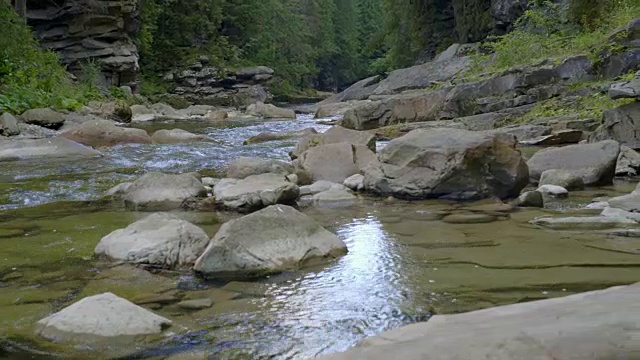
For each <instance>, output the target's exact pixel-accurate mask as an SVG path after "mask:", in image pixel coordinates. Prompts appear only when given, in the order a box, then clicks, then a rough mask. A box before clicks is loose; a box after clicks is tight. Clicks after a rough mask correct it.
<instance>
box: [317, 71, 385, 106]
mask: <svg viewBox="0 0 640 360" xmlns="http://www.w3.org/2000/svg"><path fill="white" fill-rule="evenodd" d="M381 80H382V77H381V76H380V75H375V76H371V77H368V78H366V79H362V80H360V81H358V82H356V83H355V84H353V85H351V86H349V87H348V88H347V89H345V90H344V91H343V92H341V93H338V94H335V95H333V96H330V97H328V98H327V99H324V100H322V101H321V102H320V103H319V104H318V105H320V106H322V105H327V104H334V103H339V102H349V101H351V100H365V99H367V98H369V96H371V95H372V94H373V92H374V91H375V90H376V88H377V87H378V84H379V83H380V81H381Z"/></svg>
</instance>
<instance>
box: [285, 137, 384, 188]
mask: <svg viewBox="0 0 640 360" xmlns="http://www.w3.org/2000/svg"><path fill="white" fill-rule="evenodd" d="M375 160H376V155H375V154H374V153H373V152H372V151H371V150H369V149H368V148H367V147H366V146H364V145H359V144H358V145H354V144H348V143H344V142H343V143H336V144H328V145H320V146H314V147H312V148H310V149H309V150H307V151H305V152H304V153H303V154H302V155H300V157H299V158H298V159H296V160H295V161H294V165H295V166H296V168H299V169H301V170H305V171H308V172H309V173H311V175H312V177H313V179H314V180H316V181H317V180H328V181H332V182H336V183H342V182H344V181H345V180H346V179H347V178H349V177H351V176H352V175H355V174H359V173H360V172H361V171H362V169H364V168H365V167H366V166H367V165H368V164H369V163H370V162H372V161H375Z"/></svg>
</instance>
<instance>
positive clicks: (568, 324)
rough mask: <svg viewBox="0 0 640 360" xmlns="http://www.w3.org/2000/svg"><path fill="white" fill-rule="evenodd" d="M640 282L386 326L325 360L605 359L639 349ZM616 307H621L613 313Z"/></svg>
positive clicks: (633, 354) (627, 354)
mask: <svg viewBox="0 0 640 360" xmlns="http://www.w3.org/2000/svg"><path fill="white" fill-rule="evenodd" d="M639 297H640V284H635V285H631V286H624V287H614V288H610V289H607V290H600V291H592V292H588V293H583V294H577V295H572V296H568V297H563V298H557V299H549V300H540V301H534V302H526V303H520V304H514V305H507V306H500V307H494V308H490V309H485V310H479V311H473V312H470V313H465V314H458V315H437V316H434V317H432V318H431V319H429V321H428V322H425V323H418V324H413V325H408V326H404V327H401V328H399V329H395V330H391V331H387V332H385V333H383V334H381V335H379V336H376V337H372V338H369V339H366V340H365V341H364V342H362V343H361V344H360V345H358V347H356V348H355V349H352V350H349V351H346V352H344V353H340V354H334V355H329V356H324V357H320V358H318V359H319V360H387V359H402V360H423V359H429V360H460V359H492V360H514V359H536V360H551V359H556V360H570V359H590V360H605V359H616V358H623V359H624V358H629V359H632V358H634V357H635V354H638V353H640V342H638V341H637V340H638V339H637V336H635V334H636V333H634V332H633V331H630V330H629V329H630V327H631V328H634V327H635V324H637V323H639V322H640V302H638V298H639ZM614 310H615V311H614Z"/></svg>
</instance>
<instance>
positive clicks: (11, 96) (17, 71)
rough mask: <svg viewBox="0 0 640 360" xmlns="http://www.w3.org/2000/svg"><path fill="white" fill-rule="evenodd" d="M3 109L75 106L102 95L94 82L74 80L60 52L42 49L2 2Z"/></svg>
mask: <svg viewBox="0 0 640 360" xmlns="http://www.w3.org/2000/svg"><path fill="white" fill-rule="evenodd" d="M0 23H1V24H2V26H1V27H0V110H1V111H7V112H11V113H14V114H20V113H22V112H24V111H25V110H27V109H30V108H36V107H52V108H56V109H68V110H74V109H77V108H79V107H80V106H81V105H82V104H83V103H85V102H87V101H89V100H92V99H96V98H99V97H100V94H99V92H98V91H97V88H96V87H95V85H94V84H95V83H91V81H89V80H84V81H82V82H81V84H77V85H76V84H73V83H72V81H71V80H70V79H69V77H68V74H67V72H66V71H65V68H64V67H63V66H62V65H61V64H60V61H59V59H58V57H57V55H56V54H55V53H53V52H51V51H45V50H42V49H41V48H40V46H39V44H38V42H37V41H36V39H35V38H34V36H33V34H32V32H31V30H30V28H29V27H28V26H27V25H26V24H25V22H24V20H23V19H21V18H20V17H18V15H17V14H16V13H15V12H14V11H13V9H12V8H11V7H10V6H8V5H7V4H6V3H5V2H2V3H0Z"/></svg>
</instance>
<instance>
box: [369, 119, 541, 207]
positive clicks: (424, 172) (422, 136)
mask: <svg viewBox="0 0 640 360" xmlns="http://www.w3.org/2000/svg"><path fill="white" fill-rule="evenodd" d="M516 143H517V141H516V139H515V137H513V136H511V135H505V134H499V133H493V132H473V131H467V130H460V129H446V128H436V129H431V130H414V131H412V132H410V133H409V134H407V135H405V136H403V137H401V138H398V139H395V140H392V141H391V142H390V143H389V144H388V145H387V146H386V147H385V148H384V149H383V150H382V151H381V152H380V154H379V156H378V159H379V162H374V163H371V165H370V166H368V167H367V168H365V170H364V178H365V179H364V182H365V188H366V189H367V190H369V191H372V192H375V193H379V194H383V195H392V196H395V197H400V198H416V199H422V198H440V197H444V198H453V199H467V198H478V197H480V198H482V197H490V196H497V197H500V198H508V197H515V196H518V195H519V194H520V191H521V190H522V189H523V188H524V187H525V186H526V185H527V184H528V180H529V171H528V169H527V165H526V163H525V162H524V160H523V158H522V155H521V154H520V152H519V151H518V150H516Z"/></svg>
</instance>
